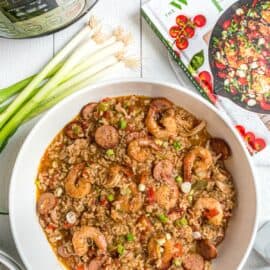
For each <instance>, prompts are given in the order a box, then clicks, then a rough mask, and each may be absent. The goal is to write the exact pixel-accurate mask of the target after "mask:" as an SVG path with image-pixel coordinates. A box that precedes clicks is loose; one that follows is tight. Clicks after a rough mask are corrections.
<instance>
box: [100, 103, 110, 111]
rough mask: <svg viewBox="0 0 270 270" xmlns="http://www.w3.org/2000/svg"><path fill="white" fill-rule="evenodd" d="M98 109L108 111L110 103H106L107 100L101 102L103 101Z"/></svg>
mask: <svg viewBox="0 0 270 270" xmlns="http://www.w3.org/2000/svg"><path fill="white" fill-rule="evenodd" d="M98 109H99V110H100V111H101V112H106V111H107V110H108V109H109V104H108V103H106V102H101V103H99V104H98Z"/></svg>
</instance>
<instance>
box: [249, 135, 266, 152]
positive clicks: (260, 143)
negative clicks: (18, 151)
mask: <svg viewBox="0 0 270 270" xmlns="http://www.w3.org/2000/svg"><path fill="white" fill-rule="evenodd" d="M251 146H252V147H253V149H254V150H255V151H257V152H260V151H262V150H263V149H264V148H265V147H266V143H265V140H264V139H262V138H257V139H255V140H254V142H253V143H252V144H251Z"/></svg>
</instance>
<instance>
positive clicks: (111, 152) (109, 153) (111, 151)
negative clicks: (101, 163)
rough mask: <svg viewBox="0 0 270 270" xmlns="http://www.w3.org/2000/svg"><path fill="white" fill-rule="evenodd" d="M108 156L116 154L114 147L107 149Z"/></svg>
mask: <svg viewBox="0 0 270 270" xmlns="http://www.w3.org/2000/svg"><path fill="white" fill-rule="evenodd" d="M106 156H108V157H112V156H114V151H113V149H108V150H107V151H106Z"/></svg>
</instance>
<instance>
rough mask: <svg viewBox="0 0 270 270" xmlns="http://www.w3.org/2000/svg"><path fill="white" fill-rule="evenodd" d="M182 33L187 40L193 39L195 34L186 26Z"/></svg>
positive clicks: (191, 28) (192, 29)
mask: <svg viewBox="0 0 270 270" xmlns="http://www.w3.org/2000/svg"><path fill="white" fill-rule="evenodd" d="M184 33H185V35H186V36H187V37H188V38H193V37H194V34H195V30H194V28H193V27H191V26H186V27H185V29H184Z"/></svg>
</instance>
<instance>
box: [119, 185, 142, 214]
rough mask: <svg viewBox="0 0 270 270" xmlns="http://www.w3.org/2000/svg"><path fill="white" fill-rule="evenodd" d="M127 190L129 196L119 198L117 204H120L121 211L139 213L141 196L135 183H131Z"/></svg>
mask: <svg viewBox="0 0 270 270" xmlns="http://www.w3.org/2000/svg"><path fill="white" fill-rule="evenodd" d="M128 188H129V190H130V194H127V195H121V196H119V199H118V200H117V203H119V204H120V210H121V211H124V212H130V213H135V212H137V211H139V210H140V209H141V207H142V205H143V198H142V194H141V192H139V191H138V188H137V185H136V184H135V183H131V184H130V185H129V186H128Z"/></svg>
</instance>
